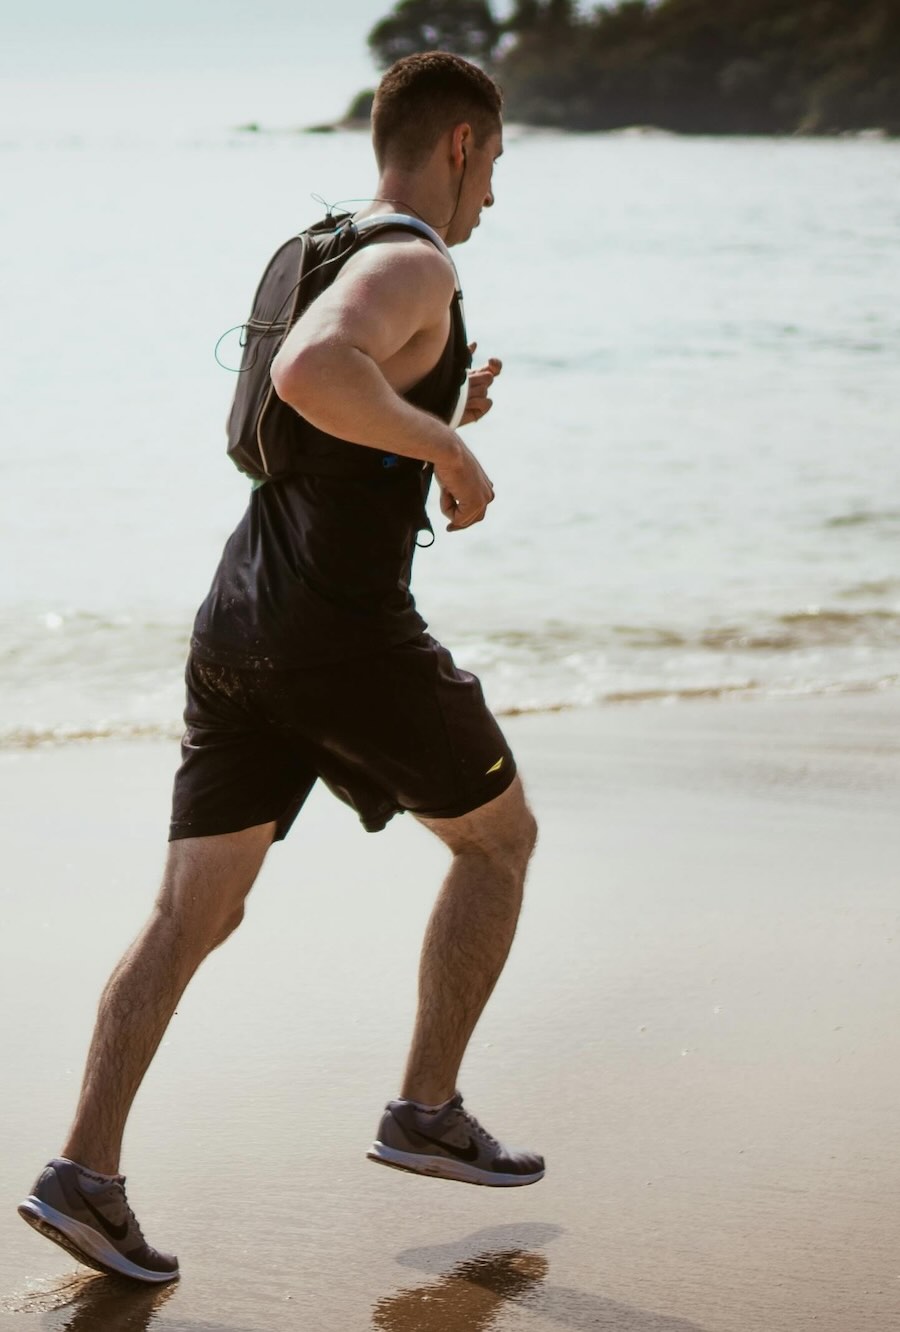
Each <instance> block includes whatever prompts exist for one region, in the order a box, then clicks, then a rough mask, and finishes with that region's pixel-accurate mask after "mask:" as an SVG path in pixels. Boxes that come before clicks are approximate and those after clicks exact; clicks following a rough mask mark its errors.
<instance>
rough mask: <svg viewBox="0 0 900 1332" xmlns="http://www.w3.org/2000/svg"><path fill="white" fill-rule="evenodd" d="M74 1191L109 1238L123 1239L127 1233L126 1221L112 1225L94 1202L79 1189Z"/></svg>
mask: <svg viewBox="0 0 900 1332" xmlns="http://www.w3.org/2000/svg"><path fill="white" fill-rule="evenodd" d="M75 1192H76V1193H77V1194H78V1196H79V1198H80V1199H81V1201H82V1202H83V1203H84V1205H85V1207H86V1208H87V1209H88V1211H89V1212H90V1214H91V1216H93V1217H96V1219H97V1220H98V1221H99V1222H100V1224H101V1226H102V1227H103V1229H104V1230H105V1231H106V1233H107V1235H108V1236H109V1238H110V1239H112V1240H123V1239H124V1238H125V1236H126V1235H127V1234H128V1222H127V1221H123V1222H122V1224H121V1225H120V1226H116V1225H113V1223H112V1221H108V1220H107V1219H106V1217H105V1216H104V1215H103V1213H102V1212H98V1211H97V1208H96V1207H95V1206H94V1204H93V1203H92V1202H91V1200H90V1199H89V1198H86V1197H85V1196H84V1194H83V1193H82V1192H81V1189H76V1190H75Z"/></svg>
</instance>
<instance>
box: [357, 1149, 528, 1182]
mask: <svg viewBox="0 0 900 1332" xmlns="http://www.w3.org/2000/svg"><path fill="white" fill-rule="evenodd" d="M366 1156H367V1157H368V1159H369V1160H370V1161H374V1162H375V1163H376V1164H377V1165H385V1166H391V1167H392V1169H394V1170H406V1171H407V1172H408V1173H409V1174H412V1175H429V1176H431V1178H432V1179H452V1180H455V1181H456V1182H457V1183H458V1184H480V1185H483V1186H484V1187H486V1188H491V1189H517V1188H524V1186H525V1185H526V1184H537V1182H538V1180H540V1179H543V1178H544V1171H543V1170H537V1171H535V1172H534V1173H533V1174H531V1175H501V1174H499V1173H497V1172H496V1171H492V1170H479V1169H478V1168H477V1166H473V1165H468V1164H467V1163H466V1162H465V1161H454V1160H453V1159H452V1158H451V1157H449V1156H424V1155H423V1154H422V1153H421V1152H401V1151H398V1150H397V1148H396V1147H386V1146H385V1145H384V1143H383V1142H373V1143H372V1146H371V1148H370V1149H369V1151H367V1152H366Z"/></svg>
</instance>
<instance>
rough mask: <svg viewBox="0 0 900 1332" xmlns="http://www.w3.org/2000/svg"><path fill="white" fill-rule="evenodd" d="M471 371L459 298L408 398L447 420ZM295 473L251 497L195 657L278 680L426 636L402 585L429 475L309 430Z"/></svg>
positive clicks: (422, 518)
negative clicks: (440, 346) (282, 672)
mask: <svg viewBox="0 0 900 1332" xmlns="http://www.w3.org/2000/svg"><path fill="white" fill-rule="evenodd" d="M338 268H339V265H338V264H335V265H334V266H333V271H332V273H331V274H330V279H331V280H333V276H334V275H335V274H336V272H337V270H338ZM327 271H328V270H327V269H326V270H324V272H326V273H327ZM469 359H470V358H469V354H468V349H467V347H466V335H465V327H464V324H463V320H462V317H461V313H460V311H459V308H458V302H457V300H456V298H455V297H454V301H453V305H452V307H451V326H450V334H449V337H448V339H447V343H446V346H445V347H444V351H443V353H442V354H441V357H440V359H439V360H438V362H437V364H436V365H435V366H434V367H433V368H432V369H431V371H430V372H429V373H428V374H427V375H426V376H425V377H424V379H422V380H420V382H419V383H418V384H416V385H415V386H414V387H413V388H412V389H410V390H409V392H407V393H406V394H405V395H404V397H405V398H406V400H407V401H408V402H411V403H412V404H413V405H414V406H417V407H420V408H422V409H423V410H424V411H427V412H430V413H432V414H433V415H435V416H438V417H441V418H442V419H443V420H449V419H450V417H451V414H452V412H453V409H454V407H455V405H456V401H457V397H458V394H459V389H460V384H461V383H462V381H463V379H464V378H465V371H466V368H467V366H468V364H469ZM348 464H349V465H348ZM301 465H302V466H303V469H304V470H303V471H298V472H296V473H292V474H290V475H288V476H284V477H281V478H279V479H277V480H271V481H267V482H266V483H265V484H264V485H261V486H258V487H257V488H256V489H254V490H253V492H252V494H251V496H250V504H249V506H248V508H247V511H246V513H245V514H244V516H243V518H242V519H241V521H240V522H239V523H238V526H237V528H236V529H235V531H234V532H233V533H232V535H231V537H230V538H229V539H228V542H227V543H226V546H225V550H224V552H223V555H222V559H221V561H220V563H219V567H218V569H217V570H216V574H215V577H214V578H213V582H212V587H211V588H210V591H209V594H208V596H207V597H206V600H205V601H204V602H203V604H202V606H201V607H200V609H199V611H198V612H197V617H196V620H195V622H194V631H193V636H192V639H191V646H192V649H193V651H194V652H195V654H196V655H197V656H198V657H201V658H204V659H206V660H210V661H215V662H220V663H223V664H226V665H234V666H251V667H261V668H264V667H272V668H276V669H288V668H296V667H302V666H316V665H325V664H328V663H330V662H336V661H343V660H347V659H348V658H351V657H354V656H362V655H364V654H366V653H369V652H375V651H378V650H379V649H383V648H386V647H390V646H392V645H394V644H396V643H402V642H404V641H405V640H406V639H409V638H412V637H414V636H415V635H416V634H418V633H421V632H422V630H423V629H424V628H425V627H426V626H425V621H424V620H423V619H422V617H421V615H419V613H418V611H417V610H416V606H415V601H414V599H413V596H412V593H411V591H410V586H409V583H410V576H411V572H412V561H413V554H414V552H415V548H416V541H417V536H418V534H419V532H420V531H423V530H425V531H429V532H430V531H431V524H430V523H429V521H428V517H427V515H426V512H425V501H426V498H427V495H428V490H429V487H430V484H431V476H432V468H431V466H430V465H427V464H423V463H421V462H418V461H416V460H415V459H411V458H403V457H399V456H397V455H395V454H388V453H383V452H381V451H378V450H373V449H370V448H367V447H365V446H363V445H358V444H353V443H350V442H348V441H346V440H340V439H337V438H335V437H333V436H329V435H326V434H324V433H323V432H321V431H318V430H315V431H313V430H312V429H311V428H310V427H309V426H308V425H307V426H306V428H305V434H304V461H303V463H302V464H301ZM357 469H358V474H357Z"/></svg>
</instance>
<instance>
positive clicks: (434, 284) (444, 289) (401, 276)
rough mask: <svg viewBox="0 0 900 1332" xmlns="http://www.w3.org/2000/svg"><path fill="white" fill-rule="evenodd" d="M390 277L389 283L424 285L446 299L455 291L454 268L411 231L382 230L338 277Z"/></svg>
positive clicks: (346, 264) (360, 247)
mask: <svg viewBox="0 0 900 1332" xmlns="http://www.w3.org/2000/svg"><path fill="white" fill-rule="evenodd" d="M354 275H359V276H361V277H362V276H365V275H371V276H372V277H375V278H377V277H380V276H385V275H387V276H389V277H390V279H391V281H402V282H403V283H404V284H406V283H413V282H415V283H418V284H427V286H428V287H429V288H430V289H432V290H434V291H436V292H440V293H441V294H444V293H446V295H447V299H448V300H449V298H450V297H451V296H452V294H453V291H454V289H455V285H456V283H455V275H454V272H453V266H452V264H450V263H449V262H448V260H447V259H446V258H445V256H444V255H443V254H441V252H440V251H439V250H438V249H437V247H436V246H435V245H434V244H433V243H432V242H431V241H430V240H428V239H427V238H426V237H425V236H421V235H417V234H416V233H415V232H414V231H411V230H401V229H400V228H399V227H398V228H396V229H394V228H391V229H388V228H385V229H384V230H383V231H377V232H375V234H374V235H372V236H370V237H365V238H363V243H362V244H360V245H359V246H358V248H357V249H355V250H354V252H353V253H352V254H351V255H350V257H349V258H348V259H347V262H346V263H345V264H344V265H343V268H342V270H341V276H342V277H345V278H350V277H353V276H354Z"/></svg>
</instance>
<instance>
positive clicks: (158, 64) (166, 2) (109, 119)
mask: <svg viewBox="0 0 900 1332" xmlns="http://www.w3.org/2000/svg"><path fill="white" fill-rule="evenodd" d="M391 7H392V5H391V3H390V0H340V4H328V3H327V2H326V3H324V4H303V3H302V2H300V3H298V0H253V3H247V0H182V3H178V0H154V3H153V4H146V3H141V2H135V0H129V2H128V3H126V4H123V3H122V0H77V3H72V0H42V2H41V0H38V2H37V3H32V4H30V5H19V6H17V12H16V13H15V14H14V15H13V16H11V17H4V22H3V42H2V44H0V97H2V102H0V117H2V118H0V137H3V138H6V139H8V138H10V137H15V134H16V132H17V131H18V132H25V131H35V130H37V131H41V130H46V129H50V128H53V127H58V128H61V129H64V130H66V131H67V132H74V133H77V132H83V131H85V130H88V129H95V128H99V127H107V128H115V129H117V130H123V129H130V128H135V127H136V128H146V127H148V126H150V125H153V126H156V127H158V128H161V129H166V128H169V127H172V128H175V127H177V126H178V125H183V126H186V125H190V126H192V127H193V126H196V127H197V128H212V127H215V126H221V125H223V124H224V125H225V126H228V125H231V124H241V123H245V122H246V121H248V120H255V121H259V122H261V123H264V124H271V125H272V126H273V127H284V126H290V125H298V124H308V123H311V122H315V121H317V120H328V119H334V118H335V117H337V116H339V115H340V114H341V113H342V112H343V111H344V110H345V108H346V106H347V103H348V102H349V101H350V99H351V97H352V96H353V95H354V93H356V92H358V91H359V89H360V88H362V87H369V86H372V84H373V83H374V81H375V80H376V77H377V75H376V71H375V68H374V66H373V64H372V62H371V60H370V59H369V55H368V51H367V48H366V35H367V33H368V31H369V29H370V28H371V27H372V25H373V24H374V23H375V22H377V20H378V19H380V18H382V17H383V16H384V15H385V14H386V13H388V12H390V9H391Z"/></svg>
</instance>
